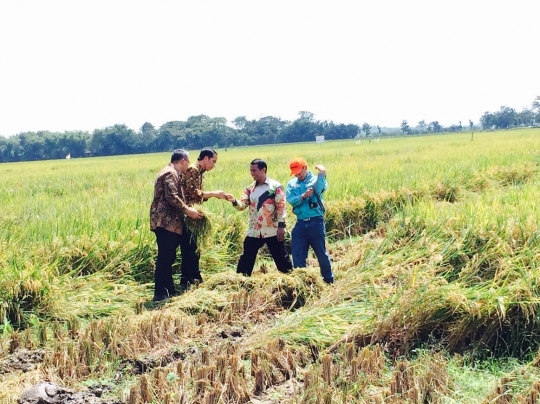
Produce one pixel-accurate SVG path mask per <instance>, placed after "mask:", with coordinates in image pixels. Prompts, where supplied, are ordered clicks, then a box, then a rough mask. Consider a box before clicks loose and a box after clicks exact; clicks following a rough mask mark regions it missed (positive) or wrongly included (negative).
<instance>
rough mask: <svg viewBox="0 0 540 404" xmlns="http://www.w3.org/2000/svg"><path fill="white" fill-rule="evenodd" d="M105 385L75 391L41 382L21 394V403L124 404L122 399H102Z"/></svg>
mask: <svg viewBox="0 0 540 404" xmlns="http://www.w3.org/2000/svg"><path fill="white" fill-rule="evenodd" d="M103 392H104V389H103V387H100V386H98V387H95V388H92V389H91V390H88V391H74V390H71V389H66V388H63V387H61V386H58V385H56V384H53V383H48V382H44V383H40V384H37V385H35V386H33V387H31V388H29V389H28V390H25V391H24V392H23V393H22V394H21V398H20V399H19V404H57V403H67V404H123V402H122V401H116V400H104V399H101V398H100V397H101V395H102V394H103Z"/></svg>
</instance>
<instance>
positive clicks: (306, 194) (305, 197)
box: [302, 188, 315, 199]
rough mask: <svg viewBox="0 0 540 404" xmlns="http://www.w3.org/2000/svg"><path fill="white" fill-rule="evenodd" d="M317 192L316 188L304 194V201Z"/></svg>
mask: <svg viewBox="0 0 540 404" xmlns="http://www.w3.org/2000/svg"><path fill="white" fill-rule="evenodd" d="M314 191H315V188H309V189H308V190H307V191H306V192H304V193H303V194H302V199H307V198H309V197H310V196H311V195H313V192H314Z"/></svg>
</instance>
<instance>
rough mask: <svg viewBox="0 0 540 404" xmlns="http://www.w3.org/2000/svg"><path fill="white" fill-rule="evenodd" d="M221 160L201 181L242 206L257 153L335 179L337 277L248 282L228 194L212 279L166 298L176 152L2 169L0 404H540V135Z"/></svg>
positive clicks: (332, 217)
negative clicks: (159, 289)
mask: <svg viewBox="0 0 540 404" xmlns="http://www.w3.org/2000/svg"><path fill="white" fill-rule="evenodd" d="M178 146H179V147H181V145H178ZM218 153H219V157H218V164H217V166H216V168H215V169H214V170H213V171H211V172H209V173H207V174H206V175H205V187H206V189H208V190H212V189H223V190H225V191H227V192H231V193H233V194H235V195H237V196H239V195H240V193H241V192H242V190H243V187H244V186H246V185H248V184H249V183H250V182H251V181H252V179H251V177H250V175H249V162H250V161H251V160H253V159H255V158H263V159H265V160H266V161H267V163H268V166H269V170H268V175H269V176H270V177H272V178H274V179H277V180H279V181H280V182H282V183H283V184H285V183H286V182H287V181H288V179H289V178H290V177H289V172H288V164H287V163H288V161H289V160H290V159H291V158H292V157H296V156H302V157H304V158H306V159H307V161H308V163H309V164H310V165H311V166H313V165H314V164H316V163H322V164H324V165H325V166H326V169H327V178H328V181H329V189H328V191H327V194H326V197H325V200H326V204H327V231H328V235H329V250H330V253H331V258H332V260H333V265H334V272H335V275H336V284H335V285H334V286H333V287H328V286H326V285H324V284H323V282H322V279H320V276H319V273H318V268H317V263H316V261H315V260H311V263H312V264H313V266H311V267H308V268H307V269H305V270H296V271H294V272H293V274H292V275H282V274H280V273H278V272H277V271H276V270H275V268H274V265H273V263H272V262H271V260H268V259H267V257H266V256H264V255H263V256H261V257H260V259H259V261H258V264H257V268H256V270H255V273H254V275H253V276H252V277H251V278H244V277H239V276H237V275H236V273H235V265H236V262H237V259H238V256H239V254H240V252H241V243H242V240H243V236H244V231H245V228H246V221H247V220H246V212H237V211H236V210H235V209H234V208H233V207H232V206H231V205H230V204H229V203H226V202H224V201H221V200H214V199H213V200H210V201H209V202H208V203H206V204H205V210H206V211H207V212H208V216H209V217H210V221H211V224H212V237H211V238H210V241H209V243H208V245H207V246H206V248H205V250H204V251H203V255H202V260H201V267H202V272H203V276H204V278H205V282H204V283H203V284H202V285H200V286H198V287H197V288H195V289H191V290H190V291H188V292H186V293H185V294H183V295H181V296H179V297H176V298H173V299H171V300H169V301H168V302H166V303H165V304H161V305H154V304H152V302H151V298H152V293H153V283H152V276H153V266H154V261H153V260H154V257H155V253H156V247H155V240H154V236H153V234H152V233H151V232H150V231H149V228H148V211H149V205H150V202H151V198H152V193H153V181H154V178H155V175H156V173H157V172H158V171H159V170H160V169H161V168H162V167H163V166H164V165H165V164H166V163H167V162H168V161H169V159H170V153H159V154H146V155H134V156H119V157H107V158H87V159H71V160H54V161H43V162H27V163H7V164H0V178H1V181H0V184H1V185H0V206H1V207H2V209H1V210H0V402H6V403H9V402H12V403H15V402H17V399H18V398H19V397H20V395H21V393H22V392H23V391H24V390H25V389H27V388H29V387H31V386H33V385H35V384H37V383H38V382H40V381H45V380H46V381H49V382H52V383H55V384H58V385H60V386H64V387H66V388H70V389H73V390H74V391H79V390H80V391H83V392H86V393H85V394H92V392H93V391H96V389H100V391H102V393H100V397H99V398H98V397H97V396H96V397H95V400H103V401H102V402H110V403H112V402H117V403H120V402H121V403H133V404H135V403H179V402H181V403H195V402H197V403H249V402H252V403H362V402H365V403H427V402H429V403H511V402H515V403H536V402H539V401H538V400H539V395H540V393H539V391H540V382H538V380H539V377H540V369H539V366H540V355H539V354H538V349H539V342H540V312H539V303H540V290H539V287H540V286H539V285H540V230H539V227H538V224H539V223H540V212H539V208H538V201H539V200H540V188H539V185H540V173H539V163H540V130H539V129H522V130H513V131H504V132H481V133H475V134H474V136H472V135H471V133H463V134H454V135H440V136H428V137H412V138H392V139H381V140H380V141H378V142H376V141H371V142H370V141H367V140H362V141H361V142H360V143H356V142H355V141H353V140H350V141H336V142H327V143H324V144H315V143H313V144H294V145H275V146H264V147H263V146H261V147H246V148H229V149H228V150H225V149H219V150H218ZM197 155H198V151H192V152H191V155H190V157H191V160H192V161H194V160H195V159H196V157H197ZM293 224H294V217H293V216H292V215H291V214H290V215H289V217H288V225H287V226H288V228H289V230H290V229H291V228H292V226H293ZM106 400H109V401H106Z"/></svg>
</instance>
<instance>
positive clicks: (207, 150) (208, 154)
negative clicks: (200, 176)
mask: <svg viewBox="0 0 540 404" xmlns="http://www.w3.org/2000/svg"><path fill="white" fill-rule="evenodd" d="M214 156H217V152H216V151H215V150H214V149H212V148H211V147H205V148H204V149H202V150H201V152H200V153H199V158H198V159H197V160H198V161H201V160H204V158H205V157H208V158H210V159H211V158H212V157H214Z"/></svg>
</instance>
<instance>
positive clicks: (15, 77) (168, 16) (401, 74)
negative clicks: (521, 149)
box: [0, 0, 540, 136]
mask: <svg viewBox="0 0 540 404" xmlns="http://www.w3.org/2000/svg"><path fill="white" fill-rule="evenodd" d="M539 18H540V0H513V1H509V0H506V1H502V0H451V1H450V0H394V1H390V0H388V1H384V0H371V1H363V0H350V1H341V0H331V1H330V0H327V1H319V0H305V1H304V0H272V1H269V0H268V1H258V0H216V1H204V0H197V1H181V0H171V1H161V0H148V1H137V0H92V1H82V0H81V1H74V0H66V1H58V0H47V1H43V0H37V1H31V0H28V1H26V0H13V1H8V0H0V135H2V136H9V135H13V134H17V133H20V132H23V131H37V130H50V131H64V130H86V131H92V130H93V129H98V128H104V127H107V126H111V125H114V124H126V125H127V126H129V127H130V128H132V129H135V130H138V129H139V128H140V127H141V126H142V124H143V123H144V122H151V123H152V124H153V125H154V126H156V127H158V126H160V125H162V124H163V123H165V122H167V121H172V120H186V119H187V118H188V117H189V116H192V115H199V114H205V115H209V116H211V117H218V116H219V117H225V118H226V119H227V120H229V121H232V120H233V119H234V118H236V117H238V116H246V117H247V118H248V119H258V118H261V117H263V116H268V115H272V116H276V117H280V118H281V119H285V120H294V119H296V118H297V117H298V112H299V111H309V112H312V113H314V115H315V119H317V120H329V121H334V122H335V123H355V124H360V125H361V124H362V123H364V122H368V123H369V124H371V125H380V126H392V127H397V126H399V125H400V123H401V121H402V120H403V119H406V120H408V122H409V124H410V125H411V126H416V125H417V123H418V121H420V120H422V119H423V120H426V121H427V122H430V121H433V120H438V121H439V122H440V123H441V124H443V125H450V124H453V123H456V124H457V123H458V121H460V120H461V121H462V122H463V124H464V125H465V124H468V120H469V119H472V120H473V121H474V122H475V123H477V122H478V120H479V118H480V116H481V115H482V114H483V113H484V112H485V111H491V112H494V111H497V110H498V109H499V108H500V107H501V106H503V105H505V106H510V107H513V108H516V109H517V110H518V111H521V110H522V109H523V108H524V107H530V105H531V103H532V101H533V100H534V98H535V97H536V96H538V95H540V46H539V41H538V39H539V37H540V34H539V32H540V29H539V28H538V26H539Z"/></svg>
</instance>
